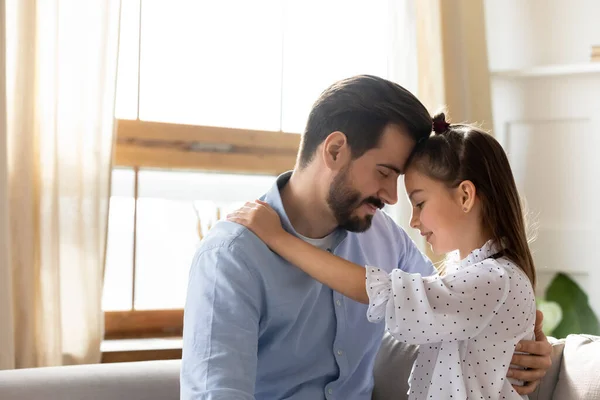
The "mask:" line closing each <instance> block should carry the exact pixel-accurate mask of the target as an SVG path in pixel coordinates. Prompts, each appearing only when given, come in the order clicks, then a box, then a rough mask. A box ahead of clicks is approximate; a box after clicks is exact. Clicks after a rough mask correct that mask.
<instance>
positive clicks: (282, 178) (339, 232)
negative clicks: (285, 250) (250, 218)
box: [262, 171, 348, 248]
mask: <svg viewBox="0 0 600 400" xmlns="http://www.w3.org/2000/svg"><path fill="white" fill-rule="evenodd" d="M292 172H293V171H287V172H284V173H282V174H281V175H279V176H278V177H277V179H276V180H275V183H274V184H273V186H271V189H269V190H268V191H267V193H265V195H264V196H263V197H264V198H263V199H262V200H263V201H264V202H266V203H268V204H269V205H270V206H271V208H273V209H274V210H275V211H277V214H279V218H280V219H281V225H282V226H283V228H284V229H285V230H286V231H288V232H289V233H291V234H292V235H294V236H296V237H300V235H299V234H298V232H296V230H295V229H294V227H293V226H292V223H291V222H290V219H289V218H288V216H287V213H286V212H285V209H284V208H283V202H282V201H281V192H280V191H281V189H283V187H284V186H285V185H287V183H288V182H289V180H290V177H291V176H292ZM347 235H348V231H346V230H345V229H341V228H337V229H336V230H335V231H334V238H333V241H332V242H333V243H332V244H333V246H332V247H333V248H335V247H336V246H337V245H338V244H340V242H341V241H342V240H344V239H345V238H346V236H347Z"/></svg>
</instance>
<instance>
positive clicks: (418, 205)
mask: <svg viewBox="0 0 600 400" xmlns="http://www.w3.org/2000/svg"><path fill="white" fill-rule="evenodd" d="M424 204H425V202H424V201H422V202H420V203H417V204H415V207H416V208H418V209H419V210H420V209H422V208H423V205H424Z"/></svg>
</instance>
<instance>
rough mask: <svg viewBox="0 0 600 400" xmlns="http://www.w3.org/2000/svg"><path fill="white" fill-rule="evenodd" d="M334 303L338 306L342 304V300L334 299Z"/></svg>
mask: <svg viewBox="0 0 600 400" xmlns="http://www.w3.org/2000/svg"><path fill="white" fill-rule="evenodd" d="M335 304H336V305H337V306H338V307H339V306H341V305H342V302H341V301H340V300H339V299H338V300H336V301H335Z"/></svg>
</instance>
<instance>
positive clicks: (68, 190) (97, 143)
mask: <svg viewBox="0 0 600 400" xmlns="http://www.w3.org/2000/svg"><path fill="white" fill-rule="evenodd" d="M0 6H1V7H0V8H1V9H2V12H3V14H4V19H5V21H4V23H3V24H2V26H3V27H5V31H3V32H2V34H3V35H2V36H3V37H1V39H2V40H1V45H0V46H3V47H5V50H6V51H5V52H2V55H1V56H0V57H2V59H0V65H1V66H0V74H2V75H1V79H0V81H1V86H0V89H2V92H3V93H2V96H1V97H2V102H1V103H0V106H1V107H0V123H1V125H0V131H1V134H0V321H1V323H0V369H6V368H23V367H35V366H48V365H62V364H75V363H94V362H98V361H99V360H100V342H101V340H102V336H103V314H102V310H101V298H102V281H103V269H104V256H105V247H106V231H107V219H108V204H109V195H110V193H109V191H110V169H111V162H112V150H113V142H114V132H115V126H114V117H113V115H114V104H115V86H116V71H117V52H118V39H119V17H120V0H85V1H80V0H62V1H61V0H4V1H2V0H0Z"/></svg>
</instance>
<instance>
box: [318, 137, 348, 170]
mask: <svg viewBox="0 0 600 400" xmlns="http://www.w3.org/2000/svg"><path fill="white" fill-rule="evenodd" d="M322 155H323V161H324V162H325V165H327V167H328V168H329V169H331V170H333V171H336V170H339V169H340V168H342V167H343V166H345V165H346V164H347V162H348V159H349V157H350V148H349V147H348V140H347V138H346V135H345V134H344V133H343V132H340V131H335V132H332V133H331V134H330V135H329V136H327V138H326V139H325V142H324V143H323V153H322Z"/></svg>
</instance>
